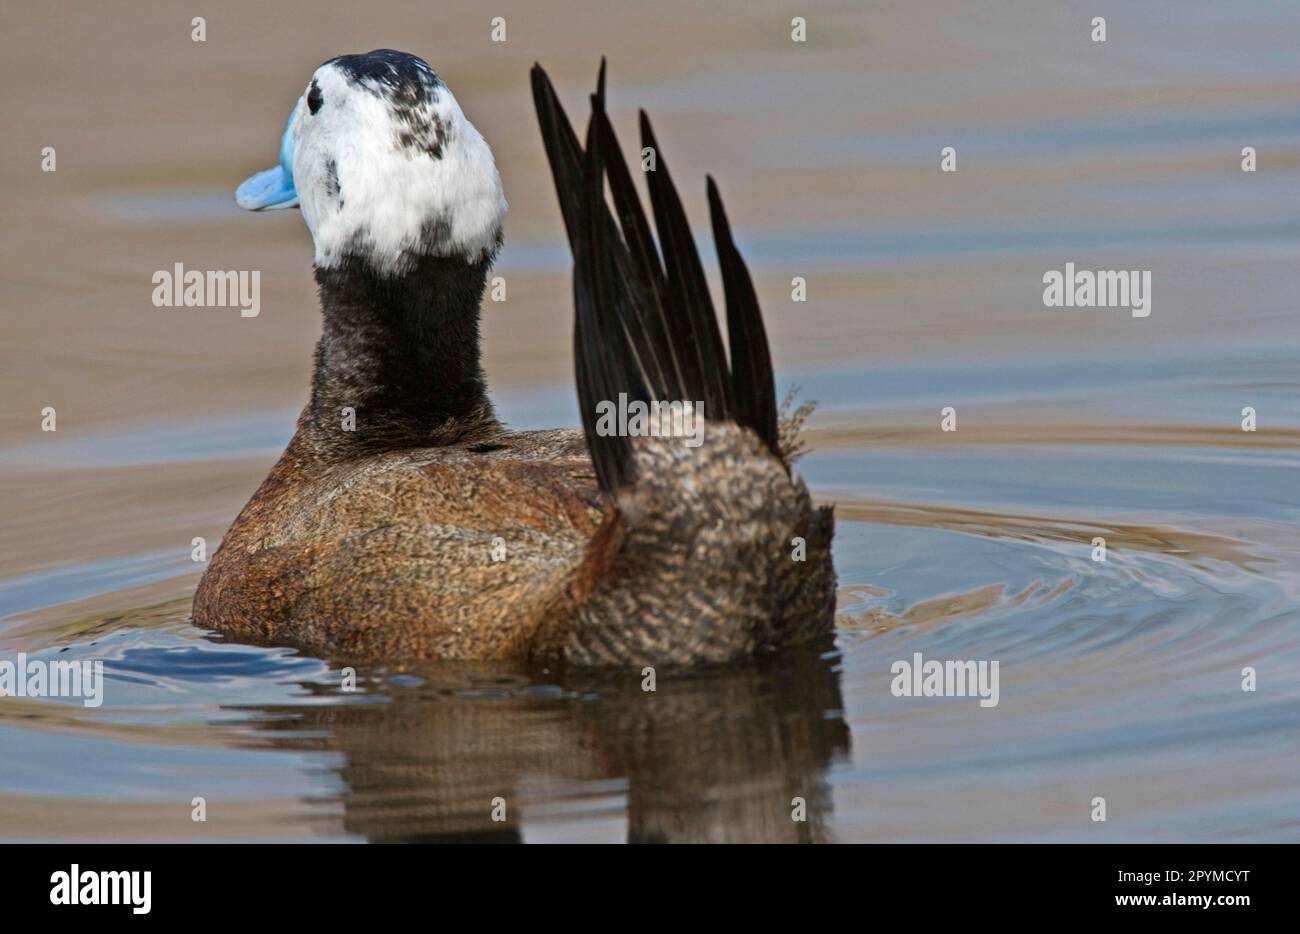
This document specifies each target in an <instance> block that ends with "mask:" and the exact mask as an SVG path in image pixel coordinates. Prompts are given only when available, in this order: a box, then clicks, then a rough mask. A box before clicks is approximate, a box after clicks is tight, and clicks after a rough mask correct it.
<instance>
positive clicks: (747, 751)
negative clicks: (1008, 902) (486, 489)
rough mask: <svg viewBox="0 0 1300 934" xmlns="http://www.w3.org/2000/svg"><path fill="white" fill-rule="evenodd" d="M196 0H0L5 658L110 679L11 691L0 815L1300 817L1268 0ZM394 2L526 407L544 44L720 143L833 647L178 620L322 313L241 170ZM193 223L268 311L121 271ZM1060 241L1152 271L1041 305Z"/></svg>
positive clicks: (264, 447) (689, 133) (698, 821)
mask: <svg viewBox="0 0 1300 934" xmlns="http://www.w3.org/2000/svg"><path fill="white" fill-rule="evenodd" d="M200 13H201V11H184V12H181V11H179V10H177V9H176V8H175V7H173V6H172V5H171V4H166V3H140V4H132V5H131V7H130V8H129V9H127V8H114V7H112V6H105V5H102V4H97V3H90V2H57V0H56V2H52V3H48V4H43V5H41V6H39V7H28V8H23V9H20V8H17V7H15V6H13V5H10V6H9V7H6V8H5V9H4V10H3V11H0V35H2V36H3V39H0V43H2V45H3V51H4V54H3V55H2V56H0V79H2V80H3V83H4V85H5V87H6V89H7V92H6V111H7V113H6V133H5V134H3V135H0V156H2V159H0V196H2V197H3V200H4V202H5V204H6V211H5V217H6V219H7V221H8V223H6V224H4V225H0V243H2V244H3V249H2V250H0V280H2V281H3V283H4V291H3V296H2V297H0V313H2V314H3V322H4V323H3V328H4V340H3V342H0V394H2V396H3V399H4V404H3V406H0V493H2V495H3V504H4V509H3V513H4V522H3V531H0V658H10V659H12V658H13V657H15V655H16V653H18V652H26V653H29V654H30V655H32V656H34V657H37V658H42V659H53V658H56V657H57V658H58V659H60V660H67V659H92V658H96V659H103V660H104V661H105V663H106V669H107V671H106V674H107V685H106V700H105V703H104V705H103V706H102V707H100V708H97V709H89V708H85V707H83V706H81V705H80V704H79V703H75V702H69V701H57V700H45V699H34V698H11V697H6V698H0V838H4V839H69V838H70V839H103V838H113V839H122V838H128V839H178V840H195V839H198V840H237V839H325V840H366V839H369V840H391V839H503V840H514V839H523V840H527V841H545V840H551V841H555V840H627V839H633V840H742V839H759V840H809V839H811V840H846V841H848V840H873V841H874V840H1084V841H1091V840H1124V841H1140V840H1160V841H1180V840H1210V841H1217V840H1252V841H1270V840H1271V841H1278V840H1289V841H1295V840H1297V839H1300V783H1298V782H1297V780H1296V776H1297V774H1300V768H1298V767H1300V753H1298V750H1300V537H1298V536H1297V534H1296V530H1297V519H1298V518H1300V516H1298V511H1300V483H1297V477H1298V476H1300V474H1297V467H1300V366H1298V364H1300V322H1298V320H1297V314H1298V312H1300V309H1298V308H1297V298H1296V296H1297V294H1298V293H1297V289H1296V284H1297V279H1296V268H1297V265H1296V260H1297V258H1298V256H1300V217H1298V213H1297V208H1298V207H1300V198H1298V197H1297V196H1298V194H1300V184H1298V182H1300V116H1298V114H1297V108H1296V103H1297V96H1296V94H1297V89H1298V88H1300V59H1297V57H1296V55H1295V49H1296V47H1297V40H1300V7H1297V6H1296V5H1294V4H1290V3H1282V2H1277V3H1269V2H1245V3H1236V4H1232V5H1223V4H1214V3H1209V2H1200V0H1187V2H1159V0H1152V2H1146V3H1142V4H1130V3H1118V2H1089V3H1087V4H1084V3H1076V2H1062V3H1053V4H1040V3H1030V2H995V0H990V2H985V3H980V4H969V3H964V2H958V0H947V2H926V3H885V2H880V3H864V2H857V3H851V2H842V3H838V2H812V3H805V4H801V5H800V6H799V8H798V9H792V8H790V7H789V5H787V4H784V3H778V2H747V3H743V4H742V3H739V2H737V3H707V4H706V3H689V2H682V0H666V2H663V3H658V4H655V5H653V7H650V6H642V5H634V4H609V3H595V2H583V0H565V2H561V3H558V4H546V5H543V4H533V3H525V2H522V0H519V2H515V0H502V2H500V3H498V4H496V5H495V6H494V8H493V10H492V11H491V12H490V13H486V12H483V10H482V9H481V7H479V6H478V5H476V4H471V3H458V2H452V3H443V4H438V5H436V6H431V5H429V4H426V3H417V2H401V3H393V2H386V3H375V4H368V5H365V6H364V7H360V8H359V7H356V6H355V5H346V6H345V5H341V4H339V5H317V4H307V3H302V2H297V0H295V2H289V3H284V4H275V5H274V6H268V5H266V4H259V3H251V2H234V3H229V4H223V5H222V7H221V9H220V10H219V11H218V10H212V11H210V12H209V13H208V15H207V41H206V42H203V43H195V42H193V41H191V38H190V33H191V29H192V26H191V24H190V19H191V17H192V16H193V15H199V14H200ZM794 15H800V16H803V17H805V18H806V20H807V24H808V27H807V28H808V32H807V35H808V41H807V42H806V43H794V42H791V41H790V19H791V17H792V16H794ZM492 16H504V17H505V18H506V22H507V41H506V42H504V43H494V42H492V41H491V39H490V30H491V24H490V20H491V17H492ZM1094 16H1104V17H1106V20H1107V41H1106V42H1105V43H1099V42H1093V41H1092V40H1091V38H1090V36H1091V32H1092V28H1093V27H1092V19H1093V17H1094ZM383 46H390V47H396V48H402V49H406V50H409V51H412V52H415V53H418V54H420V55H422V56H424V57H425V58H426V59H428V60H429V62H430V63H431V64H432V65H433V66H434V67H435V68H436V69H437V70H438V71H439V72H440V74H442V76H443V77H444V79H445V80H446V81H447V82H448V83H449V85H450V86H451V87H452V88H453V90H454V91H455V92H456V94H457V97H458V99H459V100H460V103H461V105H462V107H463V108H464V109H465V111H466V112H467V114H468V115H469V116H470V118H471V119H472V120H473V121H474V122H475V124H476V125H477V126H478V127H479V129H480V130H481V131H482V132H483V133H484V135H485V136H486V137H487V139H488V140H489V142H490V143H491V145H492V147H493V149H494V152H495V154H496V157H497V160H498V164H499V166H500V168H501V172H502V175H503V178H504V181H505V185H506V191H507V196H508V198H509V200H510V203H511V214H510V219H509V221H508V226H507V230H506V243H507V245H506V249H505V251H504V253H503V255H502V257H501V259H500V261H499V263H498V266H497V274H499V275H502V276H504V277H505V279H506V282H507V285H508V301H506V302H503V303H492V302H485V307H484V332H485V341H486V364H487V369H488V375H489V380H490V382H491V385H492V387H493V392H494V396H495V397H496V398H497V399H498V403H499V410H500V411H501V413H502V414H503V416H504V417H505V418H506V419H507V420H508V421H509V422H510V423H511V424H512V425H514V426H515V427H521V428H529V427H543V426H553V425H558V424H576V423H577V413H576V408H575V402H574V398H573V390H572V360H571V357H570V356H569V328H570V322H571V306H570V288H569V281H568V257H567V251H566V250H565V247H564V242H563V235H562V231H561V227H560V221H559V216H558V211H557V210H556V207H555V205H554V203H553V194H552V191H551V188H550V183H549V180H548V178H547V176H546V174H545V172H546V169H545V163H544V157H543V154H542V151H541V147H540V145H539V141H538V136H537V132H536V127H535V122H534V120H533V117H532V114H531V101H530V97H529V93H528V87H527V80H526V74H527V68H528V66H529V65H531V64H532V62H533V61H534V60H540V61H541V62H542V63H543V64H544V65H546V66H547V68H548V69H549V70H550V71H551V73H552V75H553V77H554V78H555V79H556V82H557V84H558V85H559V87H560V90H561V93H562V94H563V95H564V96H565V99H566V101H568V102H570V105H571V107H573V108H575V109H580V108H581V103H582V101H583V100H584V98H583V95H584V94H585V93H586V92H587V89H588V88H589V86H590V85H591V82H592V80H593V78H594V73H595V68H596V65H597V62H598V60H599V56H600V55H601V54H605V55H608V56H609V60H610V98H611V106H612V108H613V111H614V116H615V122H616V125H617V126H618V128H619V130H620V134H621V135H622V136H623V138H624V140H625V141H626V140H630V139H633V138H634V132H633V126H634V120H635V110H636V108H637V107H646V108H647V109H648V110H649V111H650V112H651V114H652V115H653V116H654V118H655V121H656V127H657V128H658V130H659V134H660V137H661V142H662V143H663V146H664V148H665V156H666V158H668V159H669V160H670V161H671V164H672V166H673V170H674V176H675V178H676V179H677V181H678V184H679V186H681V187H682V188H683V189H684V193H685V194H686V195H687V210H688V212H689V213H690V214H691V216H692V217H694V218H695V219H696V220H697V222H701V221H702V220H703V218H704V217H705V210H704V206H703V175H704V173H705V172H712V173H713V174H714V175H715V176H716V177H717V178H718V181H719V184H720V186H721V188H722V191H723V193H724V196H725V197H726V199H727V202H728V205H729V208H730V212H731V215H732V221H733V225H734V226H735V227H736V229H737V237H738V240H739V242H740V245H741V247H742V249H743V250H744V251H745V252H746V255H747V258H748V259H749V262H750V265H751V268H752V269H753V271H754V274H755V278H756V282H757V285H758V288H759V291H760V298H761V299H762V301H763V305H764V311H765V316H766V319H767V321H768V327H769V332H770V337H771V342H772V346H773V352H774V356H775V359H776V364H777V368H778V372H779V376H780V382H781V384H782V385H781V389H782V390H784V389H786V388H788V387H790V386H793V385H798V386H800V387H802V389H801V398H815V399H817V400H818V401H819V403H820V405H819V408H818V411H817V414H816V415H815V416H814V419H813V421H812V423H811V430H810V431H809V433H808V438H807V440H808V442H809V444H810V446H811V449H812V450H811V453H810V454H809V455H808V456H807V457H806V458H805V459H804V460H803V461H801V462H800V465H799V467H800V470H801V471H802V473H803V474H804V476H805V477H806V478H807V479H808V481H809V483H810V485H811V486H812V487H813V489H814V491H815V493H816V494H817V496H818V497H819V498H820V499H822V500H823V501H833V502H835V503H837V504H838V507H837V514H838V517H839V528H838V532H837V541H836V564H837V567H838V570H839V575H840V583H841V595H840V604H841V606H840V617H839V622H840V625H839V632H838V637H837V640H836V646H835V649H834V651H829V652H825V653H812V654H800V655H796V656H792V657H782V658H776V659H766V660H763V661H761V662H756V663H754V664H751V665H742V666H737V667H735V668H731V669H728V670H725V671H721V672H719V671H710V672H697V673H689V674H680V675H668V674H663V675H661V677H660V678H659V684H658V690H657V691H656V692H655V693H654V694H650V695H648V694H646V693H644V692H642V691H641V689H640V677H639V673H638V674H636V675H635V676H633V675H631V674H615V675H609V674H584V673H576V672H570V673H566V674H560V673H553V672H529V671H520V670H515V669H501V668H494V667H488V666H430V667H424V668H420V669H415V668H401V669H399V668H390V669H380V670H372V669H362V670H361V671H360V679H361V680H360V685H359V690H358V691H357V692H355V693H346V692H343V691H342V690H341V689H340V687H339V685H340V673H339V667H340V665H341V661H340V660H332V659H314V658H309V657H304V656H302V655H300V654H298V653H295V652H293V651H289V650H283V649H266V648H253V647H246V646H240V645H236V644H231V643H229V642H225V641H223V640H221V639H219V638H216V637H214V636H212V635H211V634H208V633H204V632H201V631H199V630H196V629H195V628H194V627H192V626H191V625H190V624H189V621H188V615H189V608H190V598H191V596H192V593H193V588H194V585H195V583H196V582H197V577H198V574H199V573H200V571H201V565H199V564H196V563H194V562H193V561H191V559H190V551H191V544H190V543H191V540H192V538H193V537H195V536H202V537H204V538H206V540H207V541H208V543H209V547H215V544H216V543H217V541H218V540H219V539H220V536H221V534H222V533H223V531H224V530H225V528H226V526H227V525H228V523H229V522H230V520H231V519H232V518H233V516H234V514H235V512H236V511H237V510H238V508H239V506H240V505H241V504H242V503H243V502H244V500H245V499H246V498H247V496H248V495H249V494H250V493H251V492H252V490H253V489H254V487H255V486H256V484H257V482H258V481H259V480H260V479H261V477H262V476H263V475H264V474H265V472H266V470H267V469H268V467H269V465H270V463H271V461H272V460H273V459H274V457H275V456H276V454H277V453H278V451H279V449H280V447H281V446H282V445H283V443H284V442H285V441H286V440H287V438H288V436H289V434H290V433H291V431H292V426H293V419H294V416H295V412H296V410H297V408H298V407H299V406H300V405H301V404H302V402H303V400H304V399H305V395H306V387H307V379H308V375H309V365H310V350H311V346H312V343H313V342H314V340H315V338H316V335H317V333H318V321H317V315H318V311H317V306H316V301H315V296H314V294H313V287H312V283H311V278H310V271H309V263H310V249H309V238H308V236H307V233H306V231H305V229H304V228H303V227H302V224H301V222H300V221H301V219H300V217H298V216H297V215H296V214H295V213H294V212H284V213H283V214H280V215H277V216H251V215H247V214H241V213H240V212H239V211H238V210H237V209H236V208H235V207H234V205H233V203H232V201H231V192H232V190H233V188H234V186H235V184H237V183H238V182H239V181H240V180H241V179H242V178H244V177H245V176H246V175H247V174H249V173H250V172H251V171H253V170H255V169H258V168H261V167H263V165H264V164H267V163H268V160H269V159H270V158H272V156H273V154H274V152H275V147H276V145H277V141H278V137H279V133H280V132H281V129H282V127H283V122H284V119H285V115H286V114H287V113H288V111H289V109H290V107H291V106H292V104H293V101H294V99H295V98H296V96H297V95H298V94H299V93H300V92H301V88H302V85H303V84H304V83H305V81H306V78H307V76H308V75H309V74H310V72H311V70H312V69H313V68H314V67H315V66H316V65H317V64H319V63H320V62H321V61H322V60H324V59H326V58H328V57H331V56H333V55H335V54H339V53H342V52H348V51H365V50H367V49H370V48H375V47H383ZM46 146H53V147H55V149H56V152H57V160H58V161H57V166H58V168H57V171H56V172H54V173H43V172H41V171H40V160H41V151H42V148H43V147H46ZM945 146H952V147H954V148H955V150H956V153H957V171H956V172H954V173H942V172H940V171H939V156H940V150H941V149H942V148H943V147H945ZM1245 146H1252V147H1255V149H1256V151H1257V158H1258V171H1256V172H1254V173H1246V172H1242V171H1241V159H1242V156H1241V150H1242V148H1243V147H1245ZM705 239H707V238H705ZM702 249H704V251H705V253H706V255H709V253H710V249H709V247H708V246H707V245H705V244H704V243H703V241H702ZM177 262H181V263H184V264H185V266H186V267H187V268H198V269H256V270H260V271H261V274H262V289H263V291H262V311H261V314H260V315H259V316H258V317H256V318H251V319H243V318H241V317H240V316H239V313H238V311H237V310H235V309H204V308H190V309H183V308H180V309H178V308H155V307H154V306H153V305H152V304H151V302H150V295H151V293H152V283H151V281H150V277H151V276H152V274H153V272H154V271H155V270H158V269H170V268H171V267H172V266H173V264H174V263H177ZM1066 262H1073V263H1075V265H1076V267H1077V268H1080V269H1147V270H1151V273H1152V282H1153V288H1152V312H1151V315H1150V317H1148V318H1143V319H1136V318H1133V317H1131V315H1129V313H1128V312H1127V311H1125V310H1122V309H1083V308H1046V307H1044V305H1043V302H1042V289H1043V286H1042V276H1043V273H1044V272H1045V271H1047V270H1049V269H1063V268H1064V265H1065V263H1066ZM796 276H800V277H803V278H804V279H806V281H807V299H808V300H807V301H806V302H805V303H794V302H792V301H791V294H790V293H791V288H790V282H791V280H792V278H794V277H796ZM45 406H54V407H55V408H56V409H57V412H58V430H57V432H53V433H45V432H42V431H41V430H40V420H41V417H40V413H41V409H42V408H43V407H45ZM944 406H953V407H954V408H955V409H956V410H957V416H958V430H957V431H956V432H942V431H940V427H939V423H940V410H941V409H942V408H943V407H944ZM1247 406H1249V407H1252V408H1254V409H1255V410H1256V413H1257V419H1258V430H1257V431H1256V432H1253V433H1247V432H1243V431H1242V430H1241V419H1242V414H1241V413H1242V409H1243V408H1245V407H1247ZM1096 537H1104V538H1105V539H1106V541H1107V545H1108V560H1107V561H1106V562H1105V563H1099V562H1095V561H1093V560H1092V541H1093V539H1094V538H1096ZM915 652H920V653H922V654H923V655H924V657H925V658H927V659H988V660H998V661H999V665H1000V676H1001V684H1000V702H999V704H998V706H996V707H992V708H982V707H980V706H979V703H978V700H977V699H975V698H930V699H927V698H920V699H917V698H898V697H894V696H893V695H892V694H891V692H890V683H891V681H892V680H893V676H892V675H891V673H890V666H891V665H892V664H893V663H894V662H895V661H897V660H900V659H908V660H910V659H911V658H912V657H913V653H915ZM1246 667H1251V668H1254V669H1255V670H1256V672H1257V678H1258V689H1257V690H1256V691H1254V692H1246V691H1243V690H1242V677H1243V676H1242V670H1243V668H1246ZM497 796H501V797H504V798H506V799H507V801H508V802H509V807H508V812H507V813H508V819H507V820H506V821H505V822H504V823H502V822H495V821H492V820H491V818H490V812H491V807H492V804H491V799H492V798H494V797H497ZM195 797H203V798H205V799H206V801H207V802H208V820H207V822H206V823H194V822H193V821H192V820H191V810H192V804H191V802H192V800H193V799H194V798H195ZM795 797H801V798H803V799H804V800H805V801H806V803H807V809H808V820H807V822H804V823H797V822H793V821H791V820H790V811H791V801H792V799H793V798H795ZM1095 797H1104V798H1105V799H1106V802H1107V820H1106V822H1105V823H1098V822H1094V821H1093V820H1091V819H1090V815H1091V813H1092V810H1093V805H1092V800H1093V799H1094V798H1095Z"/></svg>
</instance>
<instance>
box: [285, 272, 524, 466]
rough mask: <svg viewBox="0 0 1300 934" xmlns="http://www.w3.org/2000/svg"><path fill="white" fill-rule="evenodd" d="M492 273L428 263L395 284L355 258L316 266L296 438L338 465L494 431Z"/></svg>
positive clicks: (470, 437) (468, 438)
mask: <svg viewBox="0 0 1300 934" xmlns="http://www.w3.org/2000/svg"><path fill="white" fill-rule="evenodd" d="M489 265H490V260H489V259H483V260H481V261H478V262H468V261H466V260H464V259H450V258H445V257H434V256H429V257H422V258H421V259H420V260H419V261H418V262H417V264H416V266H415V268H414V269H412V270H411V271H410V272H408V273H406V274H404V275H396V276H380V275H378V274H376V273H375V272H373V271H372V270H371V268H370V267H369V266H368V265H367V264H365V263H363V262H361V261H360V260H352V259H346V260H345V261H344V262H343V263H342V264H341V265H339V266H338V267H335V268H331V269H320V268H317V269H316V282H317V285H319V287H320V301H321V310H322V312H323V313H324V316H325V324H324V329H323V332H322V334H321V338H320V342H319V343H318V344H317V345H316V371H315V373H314V375H313V376H312V389H311V402H310V403H309V404H308V406H307V409H306V411H304V412H303V417H302V419H301V420H300V422H299V435H300V438H299V439H298V440H299V441H300V442H302V443H305V444H306V445H308V446H309V448H310V449H311V450H312V451H313V452H314V453H315V454H317V455H318V456H319V457H320V458H321V459H324V460H341V459H347V458H350V457H355V456H360V455H363V454H370V453H375V452H377V451H383V450H392V449H401V448H412V447H428V446H436V445H443V444H451V443H455V442H458V441H463V440H475V439H476V438H478V437H481V436H486V435H489V434H491V433H492V432H494V431H496V430H498V429H499V425H498V424H497V421H496V417H495V415H494V414H493V411H492V404H491V403H490V402H489V401H488V397H487V388H486V385H485V383H484V379H483V369H482V366H481V364H480V362H479V329H478V316H479V300H480V298H481V296H482V292H483V283H484V279H485V277H486V276H487V270H488V267H489Z"/></svg>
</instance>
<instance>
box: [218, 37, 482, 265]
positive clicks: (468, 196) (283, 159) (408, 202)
mask: <svg viewBox="0 0 1300 934" xmlns="http://www.w3.org/2000/svg"><path fill="white" fill-rule="evenodd" d="M235 200H236V201H237V202H238V204H239V205H240V207H243V208H247V209H249V210H252V211H260V210H268V209H272V208H287V207H294V206H295V205H297V206H300V207H301V208H302V215H303V219H304V220H306V222H307V227H308V228H309V229H310V230H311V235H312V239H313V240H314V241H315V243H316V265H317V266H319V267H321V268H331V267H335V266H338V265H340V264H341V263H343V261H344V260H345V259H348V258H355V259H359V260H361V261H363V262H365V263H366V264H367V265H369V266H370V267H371V268H372V269H373V270H374V271H376V272H378V273H380V274H383V275H400V274H402V273H404V272H407V271H409V270H410V269H411V268H412V267H413V266H414V265H415V263H416V262H417V261H418V259H419V258H420V257H422V256H446V257H464V258H465V259H467V260H469V261H470V262H475V261H478V260H481V259H485V258H490V257H491V256H492V254H494V253H495V252H496V250H497V248H498V247H499V246H500V244H501V226H502V224H503V222H504V221H505V215H506V200H505V195H504V194H503V192H502V190H501V176H500V175H499V174H498V173H497V168H496V163H495V162H494V161H493V159H492V150H491V149H489V148H488V144H487V142H486V141H485V140H484V139H483V137H482V136H481V135H480V134H479V132H478V130H476V129H474V125H473V124H471V123H470V122H469V121H468V120H467V119H465V115H464V113H462V112H461V109H460V105H459V104H457V103H456V98H455V97H453V96H452V93H451V91H450V90H449V89H448V88H447V86H446V85H445V84H443V83H442V80H441V79H440V78H439V77H438V75H437V74H436V73H435V72H434V70H433V69H432V68H430V67H429V66H428V65H427V64H426V63H425V62H424V61H423V60H421V59H419V58H417V57H416V56H414V55H409V54H407V53H405V52H395V51H393V50H391V49H379V50H376V51H374V52H368V53H366V54H365V55H342V56H339V57H338V58H334V59H331V60H330V61H328V62H326V63H325V64H323V65H321V66H320V67H319V68H317V69H316V73H315V74H313V75H312V78H311V82H310V83H309V84H308V85H307V88H306V90H305V91H304V92H303V95H302V97H300V98H299V99H298V104H297V106H296V107H295V108H294V110H293V113H292V114H291V115H290V117H289V125H288V127H287V128H286V129H285V131H284V137H283V138H282V140H281V142H280V164H279V165H278V166H276V167H275V168H272V169H267V170H266V171H265V172H259V173H258V174H257V175H254V176H253V177H252V178H250V179H248V180H247V181H245V182H244V183H243V184H242V185H240V186H239V189H238V190H237V191H236V192H235Z"/></svg>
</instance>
